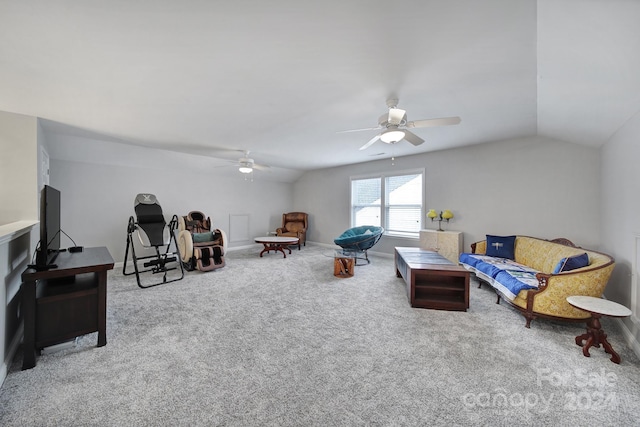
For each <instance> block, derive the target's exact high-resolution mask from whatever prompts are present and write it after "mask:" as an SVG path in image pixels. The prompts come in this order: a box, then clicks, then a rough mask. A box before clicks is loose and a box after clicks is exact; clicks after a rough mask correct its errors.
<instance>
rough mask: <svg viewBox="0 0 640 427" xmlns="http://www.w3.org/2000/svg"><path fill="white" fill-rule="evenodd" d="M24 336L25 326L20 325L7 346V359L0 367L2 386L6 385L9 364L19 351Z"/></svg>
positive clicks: (0, 382)
mask: <svg viewBox="0 0 640 427" xmlns="http://www.w3.org/2000/svg"><path fill="white" fill-rule="evenodd" d="M23 335H24V324H20V326H19V327H18V330H17V332H16V334H15V335H14V336H13V339H12V340H11V342H10V343H9V345H8V346H7V357H6V358H5V359H4V360H3V361H2V366H0V386H1V385H2V384H3V383H4V380H5V378H7V373H8V372H9V364H10V363H11V361H12V360H13V358H14V357H15V355H16V352H17V351H18V347H19V346H20V343H21V342H22V336H23Z"/></svg>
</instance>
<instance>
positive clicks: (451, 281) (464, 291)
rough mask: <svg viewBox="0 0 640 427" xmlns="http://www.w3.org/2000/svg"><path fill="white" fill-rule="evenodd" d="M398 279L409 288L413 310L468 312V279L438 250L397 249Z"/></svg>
mask: <svg viewBox="0 0 640 427" xmlns="http://www.w3.org/2000/svg"><path fill="white" fill-rule="evenodd" d="M395 262H396V276H398V277H402V278H403V279H404V281H405V283H406V286H407V298H408V299H409V303H410V304H411V307H418V308H433V309H437V310H457V311H467V308H469V277H470V273H469V271H467V270H466V269H465V268H463V267H460V266H459V265H456V264H454V263H452V262H451V261H449V260H448V259H446V258H445V257H443V256H442V255H440V254H439V253H437V252H435V251H429V250H425V249H420V248H395Z"/></svg>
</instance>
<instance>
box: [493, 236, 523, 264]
mask: <svg viewBox="0 0 640 427" xmlns="http://www.w3.org/2000/svg"><path fill="white" fill-rule="evenodd" d="M515 247H516V236H492V235H490V234H487V255H488V256H494V257H497V258H506V259H515Z"/></svg>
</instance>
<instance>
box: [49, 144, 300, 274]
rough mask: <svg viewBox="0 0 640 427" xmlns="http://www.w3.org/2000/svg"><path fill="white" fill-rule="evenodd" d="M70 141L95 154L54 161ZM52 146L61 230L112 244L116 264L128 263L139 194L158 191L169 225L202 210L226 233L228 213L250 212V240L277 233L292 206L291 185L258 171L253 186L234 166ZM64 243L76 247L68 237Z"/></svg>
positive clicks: (107, 147)
mask: <svg viewBox="0 0 640 427" xmlns="http://www.w3.org/2000/svg"><path fill="white" fill-rule="evenodd" d="M62 139H64V141H62ZM69 142H72V143H73V144H76V145H78V146H84V147H86V146H90V147H95V149H94V150H89V152H92V153H93V154H92V155H90V156H85V160H84V161H83V160H81V159H80V158H78V156H76V157H75V160H65V159H60V158H56V157H58V156H59V152H60V151H61V150H59V147H57V145H60V144H63V143H65V144H68V143H69ZM48 144H49V147H50V153H51V185H52V186H53V187H55V188H57V189H58V190H60V192H61V197H62V200H61V205H62V206H61V211H62V212H61V214H62V220H61V226H62V229H63V230H64V231H65V232H66V233H67V234H68V235H69V236H70V237H71V238H73V240H74V241H75V242H76V244H78V245H80V246H107V248H108V249H109V251H110V252H111V255H112V256H113V258H114V260H115V261H116V262H122V261H123V260H124V251H125V246H126V236H127V233H126V230H127V221H128V219H129V217H130V216H132V215H133V216H134V218H135V212H134V205H133V203H134V199H135V196H136V195H137V194H138V193H153V194H155V195H156V197H157V198H158V201H159V203H160V205H161V207H162V210H163V213H164V215H165V218H166V220H167V221H169V220H170V219H171V216H173V215H174V214H176V215H179V216H181V215H186V214H187V213H188V212H189V211H192V210H198V211H201V212H203V213H204V214H205V215H207V216H209V217H211V219H212V222H213V227H214V228H220V229H223V230H225V231H226V232H227V233H228V232H229V215H230V214H249V215H250V219H249V228H250V230H249V235H250V236H262V235H265V234H266V232H267V231H269V230H275V228H276V227H278V226H280V223H281V218H282V213H283V212H287V211H289V210H290V209H291V206H292V191H291V188H292V186H291V184H288V183H281V182H269V181H266V180H263V179H261V175H260V172H255V173H254V177H253V181H251V180H245V177H244V175H242V174H240V173H239V172H237V171H234V169H233V168H225V169H224V170H221V169H219V168H216V167H213V166H212V165H209V162H210V161H211V159H206V158H202V157H199V156H191V155H185V154H180V153H174V152H171V151H164V150H155V149H149V148H142V147H131V146H127V145H124V144H119V143H112V142H104V141H93V140H86V139H83V138H71V137H64V136H60V135H56V136H51V137H50V138H49V141H48ZM79 151H81V150H79ZM77 152H78V151H76V153H77ZM113 159H117V160H116V161H114V160H113ZM114 163H118V164H114ZM212 164H213V163H212ZM218 164H219V162H218ZM229 240H230V241H232V240H234V239H233V236H229ZM252 243H253V242H252V241H240V242H233V243H230V245H229V247H234V246H242V245H246V244H252ZM61 244H62V247H67V246H72V243H71V241H70V240H68V239H66V238H65V237H63V239H62V242H61Z"/></svg>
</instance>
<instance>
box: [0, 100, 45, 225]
mask: <svg viewBox="0 0 640 427" xmlns="http://www.w3.org/2000/svg"><path fill="white" fill-rule="evenodd" d="M37 134H38V124H37V119H36V118H35V117H30V116H24V115H22V114H13V113H6V112H3V111H0V152H1V153H2V155H0V182H2V185H0V225H4V224H9V223H11V222H15V221H20V220H25V219H37V218H38V204H37V200H38V199H37V192H38V184H37V161H36V159H37V152H38V143H37Z"/></svg>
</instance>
